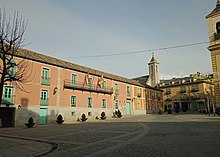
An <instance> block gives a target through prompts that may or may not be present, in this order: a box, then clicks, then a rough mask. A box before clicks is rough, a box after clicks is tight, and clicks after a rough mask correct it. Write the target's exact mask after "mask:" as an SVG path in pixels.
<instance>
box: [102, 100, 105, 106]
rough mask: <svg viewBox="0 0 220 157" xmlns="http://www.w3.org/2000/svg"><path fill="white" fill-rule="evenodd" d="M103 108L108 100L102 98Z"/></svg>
mask: <svg viewBox="0 0 220 157" xmlns="http://www.w3.org/2000/svg"><path fill="white" fill-rule="evenodd" d="M102 108H106V100H105V99H102Z"/></svg>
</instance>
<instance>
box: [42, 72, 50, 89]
mask: <svg viewBox="0 0 220 157" xmlns="http://www.w3.org/2000/svg"><path fill="white" fill-rule="evenodd" d="M41 84H43V85H49V69H47V68H43V70H42V80H41Z"/></svg>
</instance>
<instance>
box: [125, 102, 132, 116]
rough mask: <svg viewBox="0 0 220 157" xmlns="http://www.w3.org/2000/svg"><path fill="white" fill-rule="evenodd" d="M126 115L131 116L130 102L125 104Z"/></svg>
mask: <svg viewBox="0 0 220 157" xmlns="http://www.w3.org/2000/svg"><path fill="white" fill-rule="evenodd" d="M126 113H127V115H131V104H130V102H126Z"/></svg>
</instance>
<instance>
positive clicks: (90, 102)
mask: <svg viewBox="0 0 220 157" xmlns="http://www.w3.org/2000/svg"><path fill="white" fill-rule="evenodd" d="M88 107H92V98H88Z"/></svg>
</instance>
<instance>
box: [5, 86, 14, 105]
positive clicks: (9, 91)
mask: <svg viewBox="0 0 220 157" xmlns="http://www.w3.org/2000/svg"><path fill="white" fill-rule="evenodd" d="M4 90H5V91H4V98H3V101H4V103H6V104H7V103H12V99H13V87H10V86H5V87H4Z"/></svg>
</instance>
